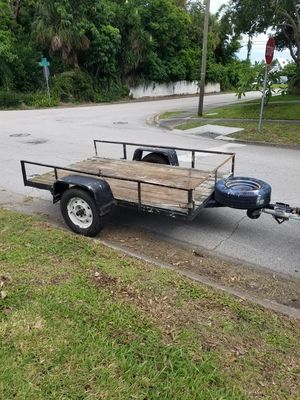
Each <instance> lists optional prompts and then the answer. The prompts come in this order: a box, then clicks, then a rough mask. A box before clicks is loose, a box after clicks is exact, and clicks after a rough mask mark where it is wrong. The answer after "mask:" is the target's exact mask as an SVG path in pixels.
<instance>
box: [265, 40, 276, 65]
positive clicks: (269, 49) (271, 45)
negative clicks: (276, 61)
mask: <svg viewBox="0 0 300 400" xmlns="http://www.w3.org/2000/svg"><path fill="white" fill-rule="evenodd" d="M274 50H275V40H274V38H273V37H270V38H269V40H268V41H267V45H266V54H265V59H266V63H267V65H270V64H271V62H272V60H273V55H274Z"/></svg>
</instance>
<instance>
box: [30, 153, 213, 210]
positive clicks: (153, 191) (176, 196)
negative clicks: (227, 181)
mask: <svg viewBox="0 0 300 400" xmlns="http://www.w3.org/2000/svg"><path fill="white" fill-rule="evenodd" d="M64 168H70V169H73V170H76V171H78V173H77V172H76V173H75V172H70V171H65V170H60V169H59V168H58V169H57V173H58V178H62V177H64V176H66V175H72V174H80V173H84V174H85V175H86V174H97V176H99V178H101V176H103V175H104V176H108V177H104V178H103V179H105V180H106V181H107V182H108V183H109V185H110V186H111V189H112V192H113V195H114V198H115V199H116V200H123V201H130V202H135V203H138V183H137V182H132V181H130V179H131V180H137V181H142V182H143V183H141V203H142V204H145V205H150V206H156V207H161V208H168V209H174V210H178V209H180V210H187V209H189V208H192V207H193V204H192V203H189V201H188V190H193V201H194V202H195V205H196V206H199V205H201V204H202V203H203V201H205V200H206V199H207V198H208V197H209V196H210V195H211V194H212V193H213V191H214V183H215V181H214V174H213V173H212V172H211V171H201V170H198V169H191V168H181V167H173V166H169V165H162V164H151V163H145V162H140V161H127V160H112V159H105V158H98V157H93V158H90V159H87V160H83V161H80V162H77V163H75V164H72V165H69V166H67V167H64ZM118 178H123V179H129V180H119V179H118ZM29 181H31V182H34V183H42V184H45V185H49V186H52V185H53V184H54V182H55V175H54V171H52V172H47V173H45V174H42V175H38V176H35V177H33V178H31V179H29ZM159 185H163V186H159Z"/></svg>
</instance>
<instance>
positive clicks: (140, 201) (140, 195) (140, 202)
mask: <svg viewBox="0 0 300 400" xmlns="http://www.w3.org/2000/svg"><path fill="white" fill-rule="evenodd" d="M141 185H142V184H141V182H138V203H139V208H141V206H142V193H141Z"/></svg>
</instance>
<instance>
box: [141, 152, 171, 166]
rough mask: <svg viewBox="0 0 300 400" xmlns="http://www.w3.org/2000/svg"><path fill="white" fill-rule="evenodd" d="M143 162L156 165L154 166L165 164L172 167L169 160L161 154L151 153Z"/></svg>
mask: <svg viewBox="0 0 300 400" xmlns="http://www.w3.org/2000/svg"><path fill="white" fill-rule="evenodd" d="M141 161H144V162H149V163H154V164H165V165H170V162H169V160H168V159H167V157H165V156H164V155H163V154H159V153H149V154H147V155H146V156H145V157H144V158H142V159H141Z"/></svg>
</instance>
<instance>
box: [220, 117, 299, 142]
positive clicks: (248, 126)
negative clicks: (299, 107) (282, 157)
mask: <svg viewBox="0 0 300 400" xmlns="http://www.w3.org/2000/svg"><path fill="white" fill-rule="evenodd" d="M222 125H228V126H234V127H239V128H244V130H243V131H240V132H236V133H233V134H232V135H230V136H231V137H234V138H236V139H241V140H249V141H252V142H253V141H255V142H265V143H273V144H279V145H280V144H288V145H300V124H275V123H271V122H264V123H263V127H262V130H261V131H260V132H258V129H257V128H258V123H256V122H238V123H237V122H236V123H232V122H228V123H225V124H224V123H222Z"/></svg>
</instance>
